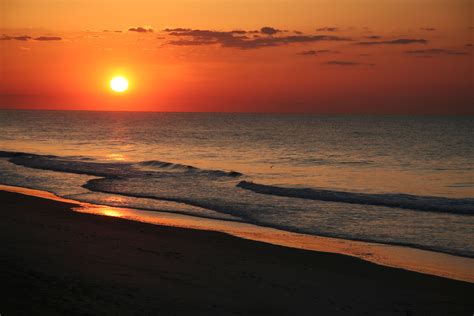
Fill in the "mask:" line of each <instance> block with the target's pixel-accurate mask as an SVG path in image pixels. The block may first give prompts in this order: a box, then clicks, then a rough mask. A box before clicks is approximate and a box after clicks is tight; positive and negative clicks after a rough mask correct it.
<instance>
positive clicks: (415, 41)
mask: <svg viewBox="0 0 474 316" xmlns="http://www.w3.org/2000/svg"><path fill="white" fill-rule="evenodd" d="M426 43H428V41H427V40H425V39H422V38H420V39H412V38H399V39H394V40H390V41H378V42H373V41H370V42H358V43H355V45H408V44H426Z"/></svg>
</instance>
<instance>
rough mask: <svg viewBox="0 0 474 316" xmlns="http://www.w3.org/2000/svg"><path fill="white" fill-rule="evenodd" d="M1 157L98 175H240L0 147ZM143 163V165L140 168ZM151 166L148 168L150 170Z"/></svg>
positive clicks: (60, 169) (28, 165)
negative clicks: (176, 173) (45, 153)
mask: <svg viewBox="0 0 474 316" xmlns="http://www.w3.org/2000/svg"><path fill="white" fill-rule="evenodd" d="M0 157H2V158H9V161H10V162H12V163H14V164H16V165H20V166H24V167H29V168H35V169H43V170H52V171H59V172H68V173H76V174H85V175H90V176H98V177H104V178H108V177H127V176H128V177H133V176H149V175H150V173H149V172H150V171H158V170H159V171H166V170H168V171H176V172H186V173H193V174H199V175H202V176H208V177H228V178H237V177H240V176H242V174H241V173H239V172H236V171H224V170H208V169H200V168H196V167H193V166H188V165H182V164H177V163H170V162H164V161H157V160H150V161H143V162H139V163H128V162H96V161H91V160H90V158H84V157H80V158H78V157H59V156H53V155H37V154H30V153H23V152H8V151H0ZM143 167H145V168H143ZM149 168H151V170H149Z"/></svg>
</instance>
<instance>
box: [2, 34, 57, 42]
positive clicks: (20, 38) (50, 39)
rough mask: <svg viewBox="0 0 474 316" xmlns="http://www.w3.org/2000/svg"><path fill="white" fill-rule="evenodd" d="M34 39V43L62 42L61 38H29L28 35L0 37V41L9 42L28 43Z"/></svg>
mask: <svg viewBox="0 0 474 316" xmlns="http://www.w3.org/2000/svg"><path fill="white" fill-rule="evenodd" d="M31 39H34V40H35V41H60V40H62V38H61V37H59V36H39V37H35V38H33V37H31V36H28V35H22V36H8V35H5V34H4V35H2V37H0V40H2V41H10V40H15V41H28V40H31Z"/></svg>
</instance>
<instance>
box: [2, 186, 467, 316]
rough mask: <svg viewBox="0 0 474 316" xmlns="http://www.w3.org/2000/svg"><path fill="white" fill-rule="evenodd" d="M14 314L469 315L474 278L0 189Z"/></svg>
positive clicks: (9, 308) (8, 310)
mask: <svg viewBox="0 0 474 316" xmlns="http://www.w3.org/2000/svg"><path fill="white" fill-rule="evenodd" d="M0 201H1V204H2V209H3V211H2V212H0V217H1V219H0V237H1V240H2V241H3V242H4V244H3V247H2V257H1V259H0V265H1V267H2V268H1V269H0V274H1V276H2V281H3V282H2V284H3V285H4V286H5V287H6V288H7V289H8V291H6V294H5V295H4V303H3V304H2V313H3V312H4V313H5V314H6V315H9V314H49V315H61V314H68V315H79V314H81V315H83V314H121V315H122V314H160V315H168V314H172V315H189V314H193V315H200V314H202V315H228V314H259V315H262V314H282V315H314V314H315V313H321V314H325V315H346V314H357V315H359V314H370V315H372V314H373V315H380V314H383V315H400V314H402V315H417V314H422V315H424V314H430V315H446V314H450V315H464V314H469V313H472V310H473V309H474V303H473V302H472V300H471V299H472V296H473V295H474V285H473V284H472V283H467V282H461V281H455V280H450V279H446V278H442V277H436V276H430V275H426V274H420V273H416V272H410V271H406V270H402V269H396V268H389V267H384V266H381V265H377V264H373V263H370V262H367V261H364V260H361V259H358V258H354V257H351V256H347V255H341V254H333V253H325V252H317V251H306V250H301V249H294V248H288V247H284V246H276V245H272V244H268V243H263V242H258V241H251V240H246V239H242V238H236V237H234V236H231V235H229V234H225V233H222V232H215V231H204V230H197V229H192V228H186V229H183V228H177V227H171V226H163V225H161V226H160V225H151V224H147V223H141V222H137V221H130V220H126V219H122V218H116V217H110V216H109V217H106V216H98V215H96V214H86V213H80V212H73V211H72V208H73V207H75V206H76V204H75V203H67V202H64V201H63V202H59V201H55V200H51V199H44V198H39V197H33V196H29V195H22V194H19V193H12V192H7V191H0Z"/></svg>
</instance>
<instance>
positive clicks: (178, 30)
mask: <svg viewBox="0 0 474 316" xmlns="http://www.w3.org/2000/svg"><path fill="white" fill-rule="evenodd" d="M163 31H164V32H188V31H191V29H186V28H182V27H177V28H166V29H164V30H163Z"/></svg>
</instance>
